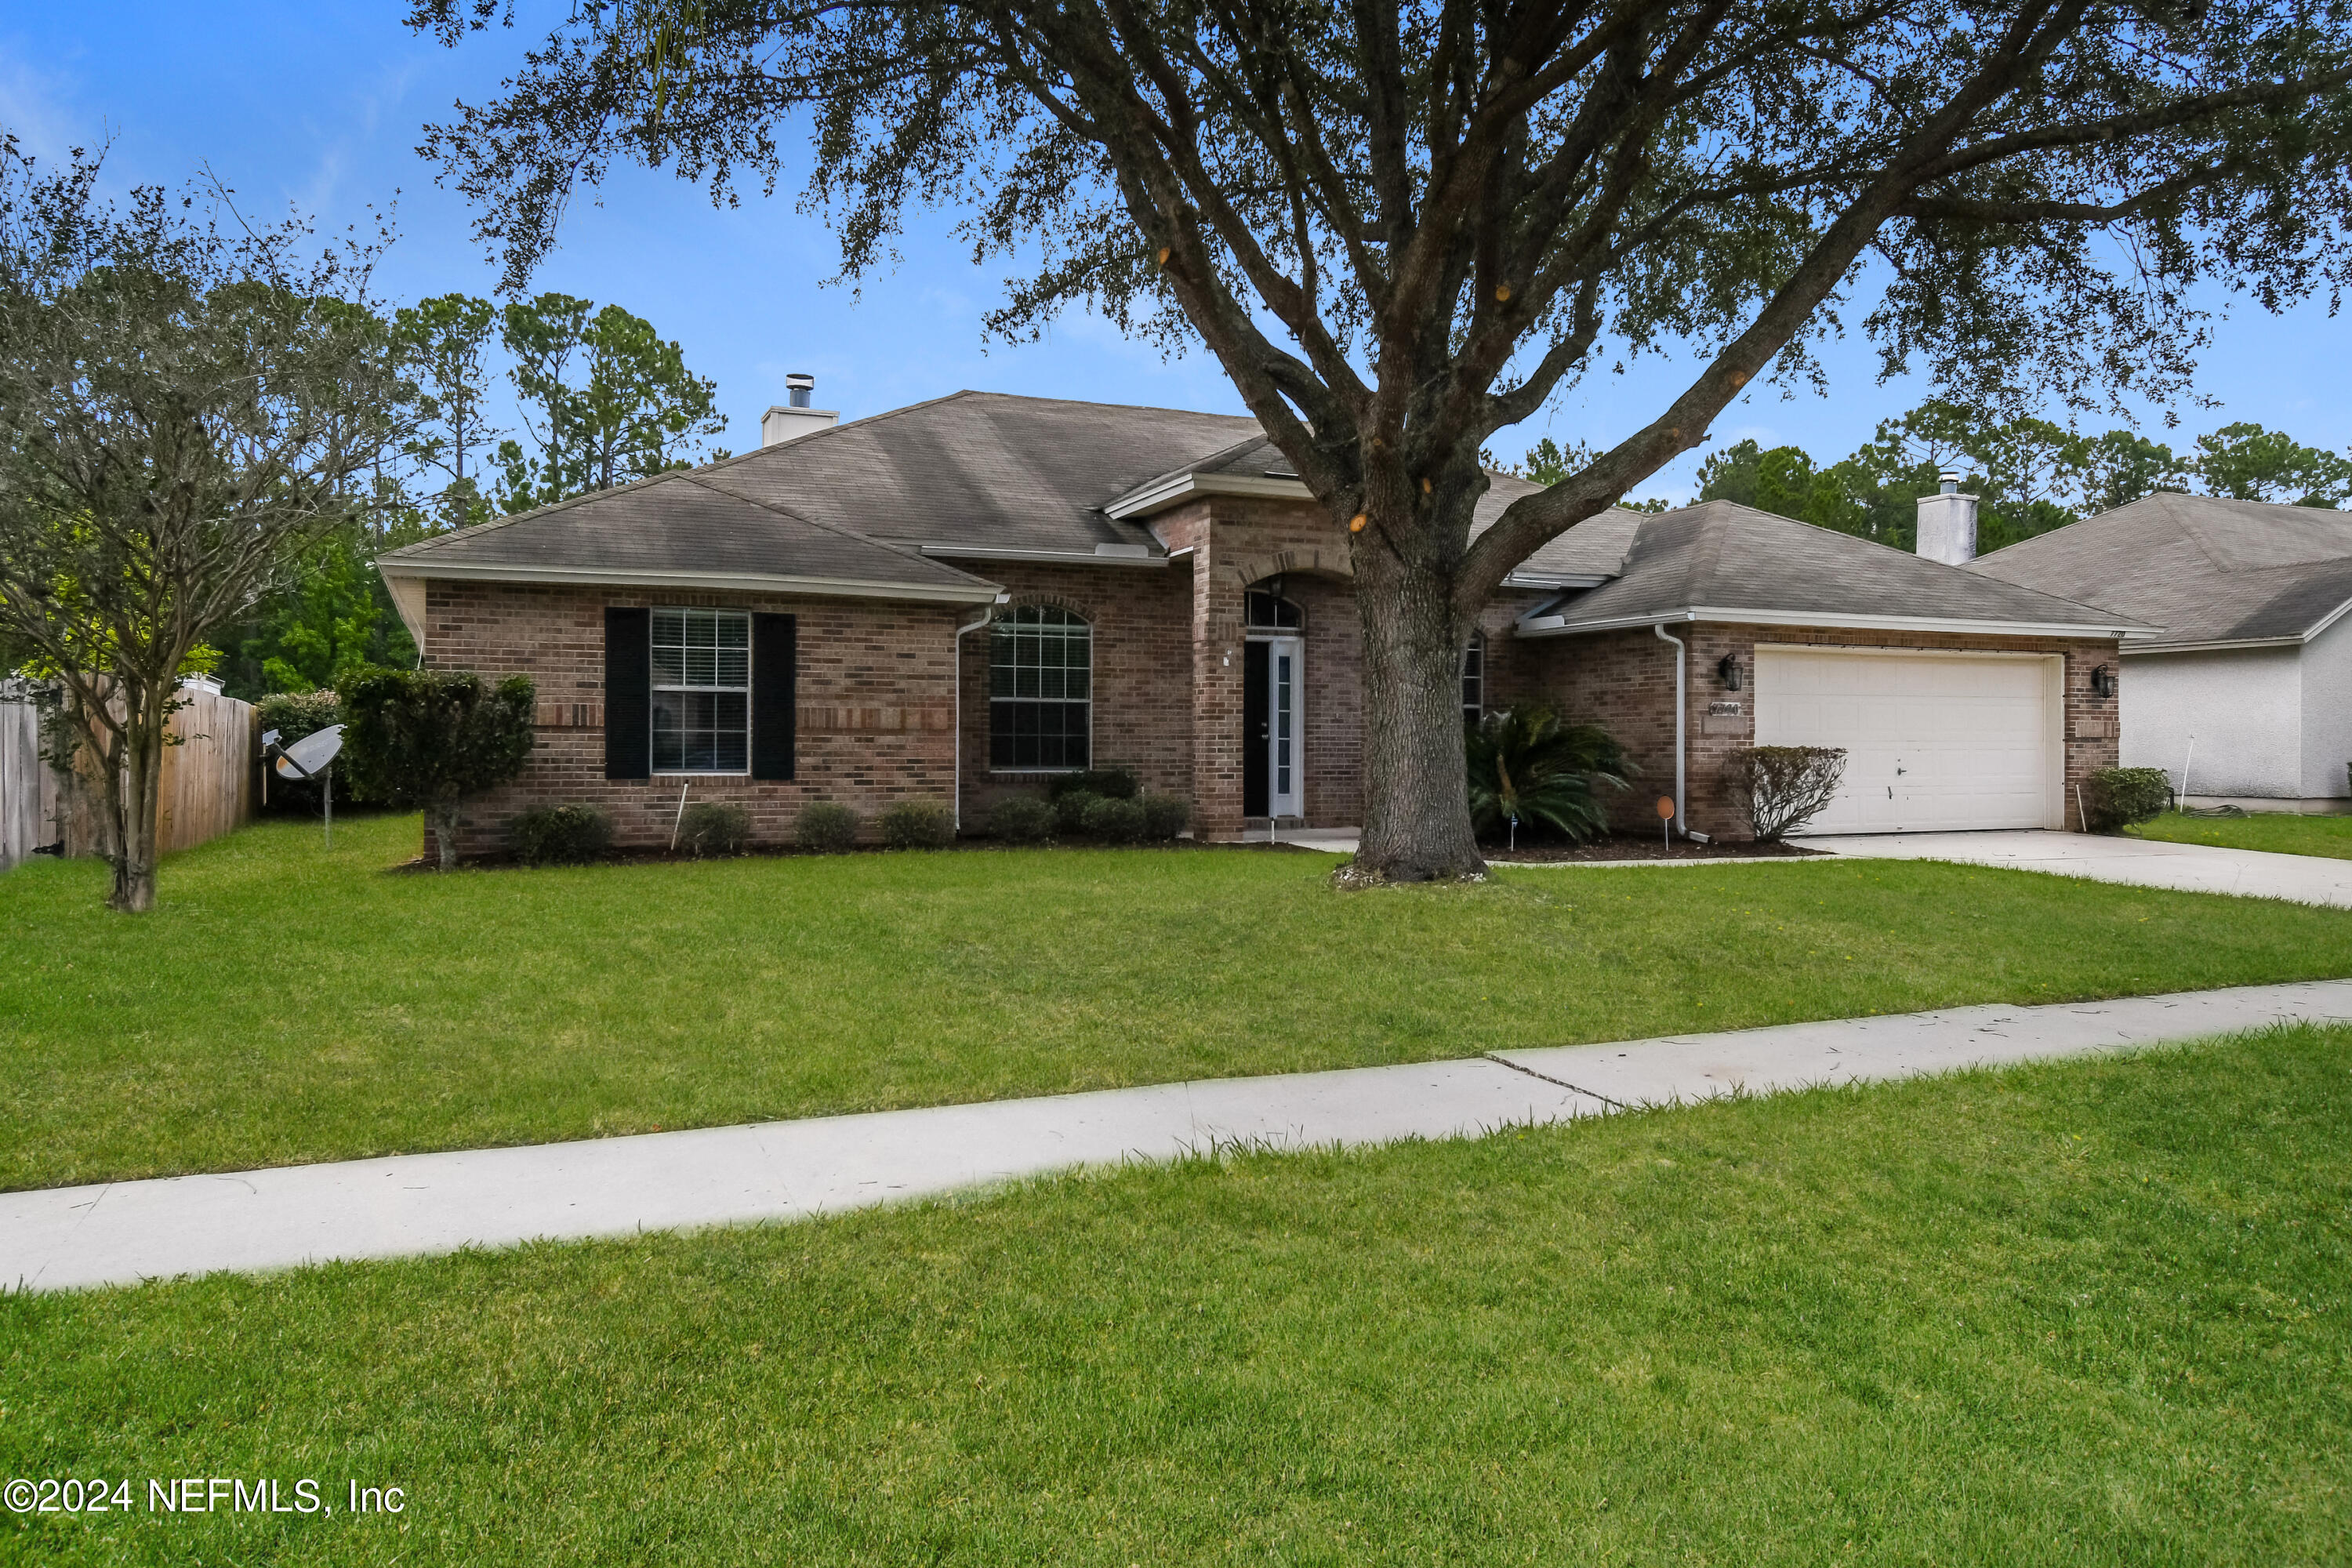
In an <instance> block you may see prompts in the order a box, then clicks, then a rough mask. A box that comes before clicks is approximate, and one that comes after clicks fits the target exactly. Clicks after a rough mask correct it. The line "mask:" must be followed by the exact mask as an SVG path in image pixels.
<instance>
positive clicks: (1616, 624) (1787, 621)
mask: <svg viewBox="0 0 2352 1568" xmlns="http://www.w3.org/2000/svg"><path fill="white" fill-rule="evenodd" d="M1660 621H1665V622H1669V623H1671V622H1675V621H1717V622H1738V623H1745V624H1747V625H1749V626H1827V627H1830V628H1832V629H1834V630H1840V631H1887V632H1966V633H1971V634H1982V635H1984V636H1988V637H2116V638H2119V639H2124V640H2137V639H2139V638H2145V637H2159V636H2161V635H2163V634H2162V633H2161V632H2160V631H2159V630H2158V628H2156V627H2154V626H2143V627H2129V626H2090V625H2081V624H2076V623H2071V622H2036V621H1980V620H1967V619H1960V618H1958V617H1951V616H1869V615H1846V614H1843V613H1842V612H1835V611H1832V612H1821V611H1812V612H1807V611H1801V610H1741V609H1729V608H1722V607H1717V606H1715V605H1690V606H1688V607H1686V608H1683V609H1675V610H1665V611H1659V610H1650V611H1646V612H1644V613H1643V614H1640V615H1627V616H1605V617H1602V618H1601V619H1597V620H1590V621H1571V620H1570V619H1569V617H1567V616H1536V617H1535V618H1533V619H1531V620H1524V621H1521V622H1519V623H1518V627H1517V631H1516V632H1515V633H1514V634H1513V635H1515V636H1517V637H1581V636H1583V635H1584V634H1586V633H1588V632H1615V631H1627V630H1633V629H1637V628H1639V627H1642V626H1656V625H1657V624H1658V623H1659V622H1660Z"/></svg>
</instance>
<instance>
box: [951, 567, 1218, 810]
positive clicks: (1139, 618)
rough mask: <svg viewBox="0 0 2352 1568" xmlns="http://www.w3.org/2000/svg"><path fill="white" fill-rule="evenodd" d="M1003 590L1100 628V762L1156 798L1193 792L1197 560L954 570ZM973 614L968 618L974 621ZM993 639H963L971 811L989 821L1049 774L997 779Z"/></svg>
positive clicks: (1015, 600)
mask: <svg viewBox="0 0 2352 1568" xmlns="http://www.w3.org/2000/svg"><path fill="white" fill-rule="evenodd" d="M956 564H960V565H961V566H962V567H963V568H964V569H965V570H966V571H968V572H971V573H973V574H977V575H980V576H982V577H985V578H987V579H988V580H989V581H991V582H992V583H998V584H1003V586H1004V588H1005V589H1006V590H1007V591H1008V592H1010V593H1011V594H1012V595H1013V597H1012V601H1011V604H1010V605H1007V606H1006V607H1007V608H1011V607H1014V606H1018V605H1059V606H1060V607H1061V608H1063V609H1066V610H1070V611H1073V612H1075V613H1076V614H1078V615H1081V616H1085V617H1086V618H1087V622H1088V623H1089V624H1090V625H1091V626H1093V628H1094V760H1095V765H1096V766H1097V767H1113V766H1118V767H1125V768H1131V769H1133V770H1134V772H1135V773H1136V776H1137V777H1138V778H1139V779H1141V780H1142V781H1143V787H1144V788H1145V789H1147V790H1150V791H1151V792H1153V793H1154V794H1160V795H1181V796H1183V797H1185V798H1187V799H1190V798H1191V796H1192V701H1191V693H1190V690H1189V682H1188V680H1187V676H1188V675H1189V673H1190V671H1191V669H1192V626H1191V614H1190V612H1191V608H1192V570H1191V566H1190V563H1184V562H1180V563H1177V564H1176V565H1174V566H1171V567H1143V566H1033V565H1023V564H1016V563H1008V562H1003V561H964V562H960V563H956ZM968 618H969V617H967V619H968ZM988 638H989V634H988V633H986V632H974V633H972V634H971V636H970V637H966V638H964V639H963V693H964V716H963V759H964V767H963V780H964V797H963V814H964V824H965V826H981V825H982V824H984V823H985V822H986V821H987V817H988V808H989V806H990V805H992V804H994V802H996V801H997V800H999V799H1001V798H1003V796H1004V795H1016V794H1036V793H1039V792H1040V791H1041V790H1042V789H1043V787H1044V784H1045V780H1046V779H1047V778H1048V777H1050V776H1051V775H1049V774H1042V773H1014V772H1006V773H998V772H996V771H995V770H994V769H992V768H991V767H990V766H989V763H988V658H989V655H988Z"/></svg>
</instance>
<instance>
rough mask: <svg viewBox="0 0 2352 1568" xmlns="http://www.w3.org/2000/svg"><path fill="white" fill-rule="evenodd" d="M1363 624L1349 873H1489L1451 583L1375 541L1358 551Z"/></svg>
mask: <svg viewBox="0 0 2352 1568" xmlns="http://www.w3.org/2000/svg"><path fill="white" fill-rule="evenodd" d="M1355 555H1356V607H1357V611H1358V613H1359V615H1360V616H1361V617H1362V619H1363V628H1364V763H1363V771H1364V825H1363V838H1362V842H1361V845H1360V847H1359V848H1358V850H1357V852H1356V860H1355V864H1354V865H1353V866H1352V867H1350V868H1349V869H1348V872H1347V874H1346V880H1348V881H1349V882H1355V883H1362V882H1374V881H1383V882H1428V881H1436V880H1441V879H1456V878H1469V877H1477V876H1481V875H1483V874H1484V873H1485V871H1486V862H1485V861H1484V860H1483V859H1481V858H1479V854H1478V843H1477V839H1476V837H1475V836H1474V834H1473V833H1472V831H1471V826H1470V796H1469V791H1468V789H1467V787H1466V782H1465V764H1464V761H1463V751H1462V648H1463V645H1464V643H1465V641H1466V640H1467V638H1468V636H1469V631H1470V628H1469V627H1468V626H1465V625H1463V624H1462V622H1461V620H1460V617H1458V616H1456V615H1455V614H1454V606H1453V594H1452V588H1451V584H1450V583H1448V582H1447V581H1445V580H1444V578H1443V577H1442V576H1441V575H1440V574H1437V573H1435V572H1433V571H1431V570H1429V569H1428V568H1427V567H1426V566H1425V565H1424V566H1423V567H1420V568H1418V569H1416V568H1414V567H1412V566H1411V565H1409V564H1408V563H1404V562H1402V561H1400V560H1398V559H1397V557H1396V556H1395V555H1394V554H1392V553H1391V552H1389V551H1388V550H1386V549H1382V548H1380V547H1378V546H1377V545H1375V546H1374V547H1373V548H1370V549H1361V548H1360V549H1358V550H1357V551H1356V552H1355Z"/></svg>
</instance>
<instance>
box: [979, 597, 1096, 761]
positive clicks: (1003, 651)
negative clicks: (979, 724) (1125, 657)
mask: <svg viewBox="0 0 2352 1568" xmlns="http://www.w3.org/2000/svg"><path fill="white" fill-rule="evenodd" d="M1093 699H1094V628H1093V627H1091V626H1087V623H1086V619H1085V617H1084V616H1076V615H1073V614H1072V613H1071V612H1069V611H1068V610H1063V609H1056V608H1055V607H1054V606H1053V605H1021V606H1020V607H1018V608H1017V609H1013V610H1011V611H1008V612H1006V614H1005V615H1004V616H1003V618H1002V619H1000V620H999V621H998V622H997V623H996V630H995V631H994V633H993V634H992V635H991V637H989V644H988V765H989V766H990V767H991V768H994V769H998V770H1001V771H1006V772H1014V773H1068V772H1074V771H1076V770H1077V769H1081V768H1084V767H1085V766H1086V765H1087V757H1088V755H1089V753H1090V752H1091V750H1092V746H1091V743H1090V742H1091V740H1092V737H1093V733H1094V700H1093Z"/></svg>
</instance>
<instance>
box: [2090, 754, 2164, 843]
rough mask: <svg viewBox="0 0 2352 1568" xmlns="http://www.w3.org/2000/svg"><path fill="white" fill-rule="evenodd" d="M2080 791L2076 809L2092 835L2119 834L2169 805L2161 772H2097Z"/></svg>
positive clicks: (2158, 769)
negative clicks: (2080, 803)
mask: <svg viewBox="0 0 2352 1568" xmlns="http://www.w3.org/2000/svg"><path fill="white" fill-rule="evenodd" d="M2082 787H2083V799H2082V805H2080V806H2079V807H2077V808H2076V809H2077V810H2078V811H2079V812H2080V813H2081V815H2082V816H2083V818H2084V822H2085V824H2086V825H2087V826H2089V828H2090V830H2091V831H2092V832H2094V833H2116V832H2120V831H2122V830H2123V829H2124V828H2126V827H2128V826H2131V825H2132V824H2133V823H2135V822H2146V821H2147V819H2148V818H2150V817H2152V816H2159V815H2161V814H2162V813H2163V811H2164V809H2165V808H2166V807H2167V806H2168V805H2171V804H2172V784H2171V782H2170V781H2169V780H2168V779H2167V778H2166V777H2165V776H2164V770H2163V769H2162V768H2101V769H2100V770H2099V771H2098V772H2097V773H2093V774H2092V775H2091V776H2090V777H2089V778H2086V779H2084V781H2083V786H2082Z"/></svg>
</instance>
